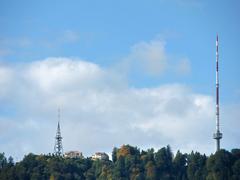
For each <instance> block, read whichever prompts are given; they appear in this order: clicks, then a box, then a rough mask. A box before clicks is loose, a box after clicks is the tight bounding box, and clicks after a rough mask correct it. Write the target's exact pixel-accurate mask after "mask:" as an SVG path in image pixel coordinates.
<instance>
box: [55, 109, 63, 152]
mask: <svg viewBox="0 0 240 180" xmlns="http://www.w3.org/2000/svg"><path fill="white" fill-rule="evenodd" d="M54 154H55V155H57V156H62V155H63V146H62V136H61V131H60V109H58V125H57V133H56V137H55V145H54Z"/></svg>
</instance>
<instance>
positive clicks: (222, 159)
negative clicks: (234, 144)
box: [207, 149, 233, 180]
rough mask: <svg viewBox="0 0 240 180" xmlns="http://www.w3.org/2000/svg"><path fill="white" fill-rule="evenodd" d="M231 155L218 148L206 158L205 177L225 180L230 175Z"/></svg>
mask: <svg viewBox="0 0 240 180" xmlns="http://www.w3.org/2000/svg"><path fill="white" fill-rule="evenodd" d="M232 165H233V156H232V154H231V153H230V152H228V151H226V150H223V149H222V150H219V151H217V152H216V153H215V154H214V155H211V156H210V157H209V159H208V160H207V170H208V177H207V179H214V180H225V179H230V178H231V176H232V169H231V167H232Z"/></svg>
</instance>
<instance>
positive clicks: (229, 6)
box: [0, 0, 240, 161]
mask: <svg viewBox="0 0 240 180" xmlns="http://www.w3.org/2000/svg"><path fill="white" fill-rule="evenodd" d="M239 8H240V2H239V1H238V0H230V1H217V0H212V1H207V0H201V1H200V0H142V1H137V0H132V1H127V0H122V1H110V0H102V1H97V0H89V1H82V0H80V1H79V0H70V1H66V0H62V1H54V0H52V1H48V0H42V1H30V0H29V1H28V0H22V1H17V0H0V27H1V28H0V152H5V154H6V155H7V156H9V155H11V156H13V157H14V159H15V160H16V161H17V160H20V159H21V158H22V157H23V156H24V155H26V154H28V153H30V152H32V153H36V154H41V153H45V154H47V153H52V152H53V148H54V143H55V139H54V137H55V135H56V128H57V122H58V118H57V109H58V108H60V109H61V118H60V124H61V133H62V136H63V148H64V151H65V152H66V151H70V150H79V151H81V152H83V155H84V156H91V155H92V154H93V153H94V152H99V151H100V152H107V153H109V154H111V151H112V149H113V147H120V146H121V145H122V144H131V145H133V146H138V147H139V148H141V149H144V150H146V149H148V148H152V147H153V148H155V150H157V149H159V148H161V147H163V146H166V145H168V144H169V145H170V146H171V148H172V150H173V152H176V151H177V150H181V151H182V152H191V151H192V150H193V151H199V152H201V153H206V154H208V155H209V154H211V153H214V152H215V141H214V139H212V135H213V133H214V132H215V61H216V57H215V56H216V42H215V41H216V36H217V34H218V35H219V68H220V72H219V75H220V124H221V127H220V128H221V131H222V133H223V139H222V141H221V146H222V148H225V149H227V150H231V149H233V148H240V147H239V139H240V131H239V130H238V129H239V125H240V123H239V120H240V112H239V109H240V81H239V80H238V79H239V78H238V77H240V71H239V70H238V67H239V66H240V62H239V59H240V55H239V51H240V46H239V44H238V43H239V42H240V36H239V34H240V24H239V17H240V12H239Z"/></svg>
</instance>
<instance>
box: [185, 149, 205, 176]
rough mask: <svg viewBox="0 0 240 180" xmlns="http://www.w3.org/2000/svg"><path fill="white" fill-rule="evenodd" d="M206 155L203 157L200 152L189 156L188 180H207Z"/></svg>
mask: <svg viewBox="0 0 240 180" xmlns="http://www.w3.org/2000/svg"><path fill="white" fill-rule="evenodd" d="M206 160H207V157H206V156H205V155H201V154H200V153H199V152H195V153H194V152H193V151H192V152H191V154H190V155H188V156H187V177H188V179H196V180H201V179H206V176H207V169H206Z"/></svg>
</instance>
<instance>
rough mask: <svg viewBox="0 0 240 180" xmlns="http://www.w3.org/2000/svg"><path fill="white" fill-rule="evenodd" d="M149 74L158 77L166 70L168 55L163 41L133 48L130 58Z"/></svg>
mask: <svg viewBox="0 0 240 180" xmlns="http://www.w3.org/2000/svg"><path fill="white" fill-rule="evenodd" d="M128 58H129V59H131V61H134V62H135V65H140V66H141V68H142V69H143V70H146V71H147V72H148V73H149V74H152V75H158V74H161V73H163V72H164V71H165V70H166V66H167V55H166V52H165V43H164V42H163V41H155V40H154V41H150V42H149V43H148V42H140V43H137V44H135V45H134V46H132V48H131V53H130V55H129V57H128Z"/></svg>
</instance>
